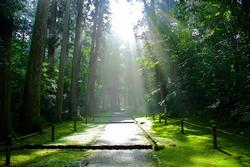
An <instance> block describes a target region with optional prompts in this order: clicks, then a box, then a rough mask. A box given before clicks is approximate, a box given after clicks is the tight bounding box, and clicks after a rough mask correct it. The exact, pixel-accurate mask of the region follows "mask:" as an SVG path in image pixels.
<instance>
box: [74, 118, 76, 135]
mask: <svg viewBox="0 0 250 167" xmlns="http://www.w3.org/2000/svg"><path fill="white" fill-rule="evenodd" d="M74 131H75V132H76V119H75V120H74Z"/></svg>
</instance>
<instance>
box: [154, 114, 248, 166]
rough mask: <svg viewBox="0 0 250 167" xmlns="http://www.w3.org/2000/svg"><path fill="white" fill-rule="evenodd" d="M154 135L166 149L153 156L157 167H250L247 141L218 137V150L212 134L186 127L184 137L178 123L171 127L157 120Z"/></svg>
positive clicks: (204, 130)
mask: <svg viewBox="0 0 250 167" xmlns="http://www.w3.org/2000/svg"><path fill="white" fill-rule="evenodd" d="M150 119H152V118H150ZM151 133H152V135H153V136H154V137H155V138H156V140H158V141H159V142H160V144H162V145H164V146H165V147H164V149H162V150H160V151H155V152H153V157H154V158H153V159H154V160H155V161H154V163H155V166H170V167H179V166H185V167H189V166H190V167H191V166H192V167H195V166H197V167H200V166H202V167H211V166H219V167H240V166H250V146H249V144H248V143H247V141H244V140H241V139H239V138H237V137H230V136H227V135H223V134H220V133H219V134H218V145H219V150H216V149H213V146H212V137H211V132H210V130H206V129H201V128H196V127H191V126H187V125H186V126H185V134H184V135H182V134H181V133H180V121H179V120H168V126H164V123H161V124H160V123H158V120H157V121H155V123H154V124H153V126H152V131H151Z"/></svg>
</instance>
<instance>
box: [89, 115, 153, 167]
mask: <svg viewBox="0 0 250 167" xmlns="http://www.w3.org/2000/svg"><path fill="white" fill-rule="evenodd" d="M111 122H117V123H111V124H107V125H106V127H105V128H104V130H103V132H102V133H100V134H99V136H98V137H97V140H96V142H95V144H94V145H148V144H149V143H148V141H147V139H146V138H145V137H144V136H143V134H142V131H141V129H140V128H139V127H138V125H136V124H135V123H128V122H133V120H132V119H131V118H130V117H129V116H128V115H126V114H125V113H114V115H113V117H112V119H111ZM118 122H120V123H118ZM121 122H125V123H121ZM88 166H90V167H111V166H112V167H116V166H119V167H120V166H129V167H133V166H134V167H136V166H138V167H149V166H152V162H151V157H150V150H98V151H96V152H95V154H94V155H93V156H92V157H91V159H90V161H89V164H88Z"/></svg>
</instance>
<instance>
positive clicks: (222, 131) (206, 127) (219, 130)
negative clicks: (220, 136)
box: [184, 121, 250, 140]
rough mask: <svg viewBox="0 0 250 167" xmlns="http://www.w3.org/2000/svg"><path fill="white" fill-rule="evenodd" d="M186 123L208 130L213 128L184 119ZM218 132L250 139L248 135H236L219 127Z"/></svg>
mask: <svg viewBox="0 0 250 167" xmlns="http://www.w3.org/2000/svg"><path fill="white" fill-rule="evenodd" d="M184 123H186V124H188V125H191V126H196V127H199V128H205V129H208V130H212V128H211V127H208V126H201V125H197V124H193V123H190V122H186V121H184ZM217 132H221V133H224V134H227V135H231V136H235V137H239V138H242V139H246V140H250V138H248V137H244V136H241V135H236V134H233V133H230V132H226V131H224V130H221V129H217Z"/></svg>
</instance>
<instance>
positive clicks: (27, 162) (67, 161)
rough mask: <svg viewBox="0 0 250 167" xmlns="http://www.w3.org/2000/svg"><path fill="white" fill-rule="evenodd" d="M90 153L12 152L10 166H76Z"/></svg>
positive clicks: (61, 151) (63, 151)
mask: <svg viewBox="0 0 250 167" xmlns="http://www.w3.org/2000/svg"><path fill="white" fill-rule="evenodd" d="M90 154H91V152H90V151H77V150H74V151H65V150H22V151H14V152H13V153H12V156H11V166H20V167H21V166H30V167H31V166H32V167H33V166H34V167H35V166H36V167H39V166H47V167H50V166H51V167H57V166H58V167H61V166H67V167H68V166H77V164H79V162H80V161H83V160H84V159H86V157H87V156H89V155H90ZM4 160H5V159H4V155H3V154H2V153H1V154H0V166H1V165H3V164H4Z"/></svg>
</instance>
